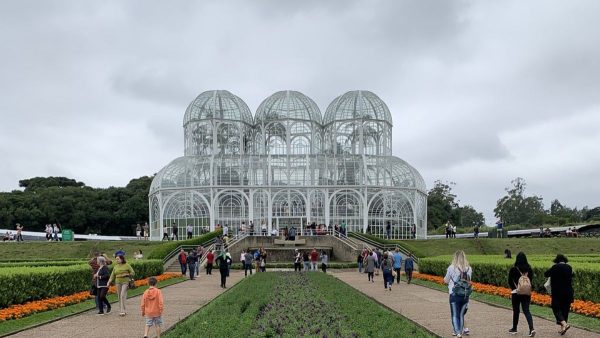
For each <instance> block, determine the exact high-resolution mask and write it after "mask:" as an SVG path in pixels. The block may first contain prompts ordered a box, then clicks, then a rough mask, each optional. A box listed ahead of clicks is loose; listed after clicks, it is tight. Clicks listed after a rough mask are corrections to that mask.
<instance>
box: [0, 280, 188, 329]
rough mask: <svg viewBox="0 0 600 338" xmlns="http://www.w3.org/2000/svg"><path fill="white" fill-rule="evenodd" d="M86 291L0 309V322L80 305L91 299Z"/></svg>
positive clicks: (113, 288) (140, 284)
mask: <svg viewBox="0 0 600 338" xmlns="http://www.w3.org/2000/svg"><path fill="white" fill-rule="evenodd" d="M179 276H181V274H178V273H173V272H167V273H164V274H162V275H160V276H157V277H156V279H157V280H158V281H162V280H166V279H170V278H175V277H179ZM146 284H147V280H146V279H141V280H137V281H135V285H136V286H143V285H146ZM115 291H116V288H115V287H114V286H111V287H110V289H109V293H114V292H115ZM92 297H93V296H90V293H89V292H88V291H82V292H77V293H75V294H72V295H69V296H59V297H52V298H46V299H41V300H36V301H32V302H27V303H25V304H19V305H12V306H10V307H8V308H5V309H0V321H5V320H10V319H19V318H22V317H25V316H29V315H31V314H34V313H37V312H43V311H48V310H53V309H57V308H60V307H64V306H67V305H71V304H77V303H81V302H83V301H85V300H88V299H90V298H92Z"/></svg>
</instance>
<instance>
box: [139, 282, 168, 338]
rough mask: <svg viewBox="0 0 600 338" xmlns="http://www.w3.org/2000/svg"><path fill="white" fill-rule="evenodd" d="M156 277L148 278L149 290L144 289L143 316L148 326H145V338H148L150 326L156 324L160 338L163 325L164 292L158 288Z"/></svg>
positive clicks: (157, 335) (157, 334)
mask: <svg viewBox="0 0 600 338" xmlns="http://www.w3.org/2000/svg"><path fill="white" fill-rule="evenodd" d="M156 283H157V281H156V278H154V277H150V278H148V285H150V287H149V288H148V290H146V291H144V295H143V296H142V304H141V306H140V307H141V309H142V316H143V317H144V318H145V319H146V326H145V327H144V338H148V331H150V327H152V325H154V327H155V328H156V337H158V338H160V327H161V326H162V318H161V315H162V312H163V296H162V292H161V291H160V290H159V289H157V288H156Z"/></svg>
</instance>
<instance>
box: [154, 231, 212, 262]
mask: <svg viewBox="0 0 600 338" xmlns="http://www.w3.org/2000/svg"><path fill="white" fill-rule="evenodd" d="M222 233H223V231H222V230H216V231H213V232H209V233H207V234H205V235H202V236H200V237H196V238H192V239H186V240H185V241H168V242H165V243H163V244H161V245H160V247H158V248H156V249H154V250H153V251H152V253H151V254H150V255H148V258H149V259H163V258H165V257H166V256H167V255H168V254H169V253H171V251H173V250H175V249H177V247H178V246H180V245H201V244H202V243H205V242H207V241H210V240H211V239H213V238H215V237H217V236H220V235H221V234H222Z"/></svg>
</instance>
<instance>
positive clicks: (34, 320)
mask: <svg viewBox="0 0 600 338" xmlns="http://www.w3.org/2000/svg"><path fill="white" fill-rule="evenodd" d="M186 280H187V278H181V277H179V278H171V279H167V280H165V281H162V282H159V283H158V287H159V288H163V287H166V286H169V285H173V284H176V283H180V282H183V281H186ZM146 289H148V286H141V287H138V288H136V289H135V290H129V292H128V293H127V294H128V297H134V296H138V295H141V294H142V293H143V292H144V291H146ZM108 300H109V301H110V302H111V303H115V302H117V300H118V299H117V295H114V294H111V295H108ZM95 307H96V304H95V302H94V300H93V299H90V300H86V301H85V302H81V303H79V304H73V305H69V306H65V307H63V308H59V309H54V310H50V311H45V312H40V313H36V314H33V315H31V316H27V317H24V318H21V319H16V320H8V321H5V322H0V336H4V335H8V334H11V333H15V332H16V331H21V330H25V329H27V328H31V327H34V326H37V325H40V324H44V323H48V322H52V321H55V320H57V319H62V318H64V317H67V316H70V315H74V314H78V313H81V312H84V311H88V310H91V309H93V308H95Z"/></svg>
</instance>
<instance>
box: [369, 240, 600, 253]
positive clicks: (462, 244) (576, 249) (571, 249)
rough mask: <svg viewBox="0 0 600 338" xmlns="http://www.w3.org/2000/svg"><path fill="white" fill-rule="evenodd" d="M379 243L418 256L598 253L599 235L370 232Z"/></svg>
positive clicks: (599, 249) (599, 245)
mask: <svg viewBox="0 0 600 338" xmlns="http://www.w3.org/2000/svg"><path fill="white" fill-rule="evenodd" d="M369 237H370V238H373V239H375V240H377V241H378V242H380V243H387V244H399V245H401V246H403V247H404V248H406V249H407V250H408V251H410V252H412V253H413V254H415V255H416V256H417V257H431V256H440V255H452V254H453V253H454V252H455V251H456V250H459V249H460V250H464V251H465V253H466V254H468V255H469V254H472V255H502V254H503V253H504V250H506V249H508V250H510V251H511V252H512V254H513V255H516V254H517V252H519V251H523V252H525V253H527V254H545V255H556V254H557V253H563V254H600V239H598V238H480V239H477V240H475V239H472V238H456V239H429V240H402V241H390V240H385V239H381V238H378V237H373V236H369Z"/></svg>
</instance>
